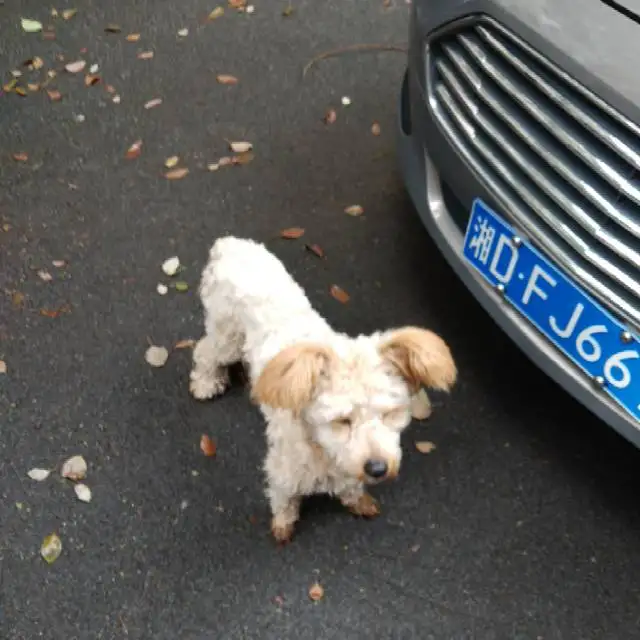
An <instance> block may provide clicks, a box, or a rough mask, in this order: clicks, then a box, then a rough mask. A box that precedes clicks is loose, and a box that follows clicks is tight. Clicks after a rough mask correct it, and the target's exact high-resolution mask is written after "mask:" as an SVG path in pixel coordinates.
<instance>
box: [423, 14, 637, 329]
mask: <svg viewBox="0 0 640 640" xmlns="http://www.w3.org/2000/svg"><path fill="white" fill-rule="evenodd" d="M426 51H427V70H428V71H427V73H428V79H427V80H428V91H429V101H430V105H431V108H432V110H433V112H434V115H435V117H436V118H437V120H438V122H439V124H440V126H441V128H442V130H443V131H444V132H445V134H446V135H447V137H448V138H449V139H450V140H451V142H452V143H453V145H454V147H455V148H456V149H457V151H458V153H459V154H460V155H461V156H462V157H463V159H464V160H465V162H466V163H467V164H468V165H469V166H470V167H471V168H472V169H473V170H474V172H475V173H476V175H477V176H478V177H479V179H480V180H481V182H482V183H483V184H484V185H485V187H486V188H487V189H488V190H489V191H490V192H491V193H492V194H493V195H494V196H495V197H496V200H497V201H499V203H500V205H501V206H502V207H504V208H505V211H504V213H506V215H507V216H508V217H511V219H512V222H513V223H514V226H515V227H517V228H518V230H519V232H521V233H523V234H525V235H527V236H528V237H529V238H530V239H531V241H532V242H533V243H534V244H535V245H537V246H538V248H540V249H541V250H542V251H544V252H545V253H546V254H547V255H548V256H549V257H550V258H551V259H552V260H553V261H555V262H556V263H557V264H558V265H560V266H561V267H563V268H564V269H565V271H566V272H567V273H568V274H570V275H571V276H572V277H573V279H574V280H575V281H577V282H578V283H580V284H581V285H582V286H583V287H584V288H585V289H587V290H588V291H590V292H591V293H592V294H593V295H594V296H595V297H596V298H597V299H599V300H600V301H601V302H602V303H604V304H605V305H606V306H607V307H608V308H610V309H611V310H612V311H613V312H614V313H615V314H616V315H618V316H619V317H621V318H622V319H623V320H624V321H626V322H628V323H629V324H631V325H633V326H634V327H635V328H636V329H637V328H640V277H639V276H640V173H639V172H640V127H638V126H636V125H635V124H634V123H633V122H631V121H629V120H628V119H626V118H625V117H623V116H622V115H620V114H619V113H617V112H616V111H615V110H614V109H613V108H611V107H610V106H608V105H607V104H605V103H604V102H603V101H602V100H600V99H599V98H597V97H596V96H594V95H593V94H591V93H590V92H589V91H588V90H587V89H585V88H584V87H582V86H581V85H579V84H578V83H577V82H576V81H575V80H573V79H572V78H571V77H569V76H568V75H567V74H565V73H564V72H563V71H562V70H560V69H559V68H558V67H556V66H555V65H554V64H553V63H551V62H550V61H549V60H548V59H546V58H545V57H544V56H542V55H541V54H539V53H538V52H536V51H535V50H534V49H532V48H531V47H530V46H529V45H527V44H526V43H525V42H523V41H522V40H521V39H520V38H518V37H517V36H515V35H513V34H511V33H510V32H509V31H507V30H506V29H505V28H504V27H503V26H501V25H499V24H497V23H496V22H495V21H493V20H491V19H489V18H476V19H473V20H472V21H470V20H467V21H463V22H461V23H459V24H457V25H452V26H451V27H449V28H447V29H446V30H445V31H443V32H440V33H439V34H437V35H436V36H435V37H434V38H432V39H431V40H430V42H429V44H428V47H427V50H426Z"/></svg>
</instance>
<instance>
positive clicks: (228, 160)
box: [218, 156, 233, 167]
mask: <svg viewBox="0 0 640 640" xmlns="http://www.w3.org/2000/svg"><path fill="white" fill-rule="evenodd" d="M232 164H233V158H229V157H228V156H225V157H224V158H220V159H219V160H218V166H219V167H228V166H229V165H232Z"/></svg>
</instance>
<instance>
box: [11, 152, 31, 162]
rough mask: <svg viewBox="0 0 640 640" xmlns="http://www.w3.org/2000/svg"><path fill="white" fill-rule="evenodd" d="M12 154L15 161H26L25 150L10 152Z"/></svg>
mask: <svg viewBox="0 0 640 640" xmlns="http://www.w3.org/2000/svg"><path fill="white" fill-rule="evenodd" d="M12 156H13V159H14V160H15V161H16V162H27V161H28V160H29V154H28V153H26V152H25V151H18V152H17V153H14V154H12Z"/></svg>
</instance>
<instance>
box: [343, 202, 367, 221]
mask: <svg viewBox="0 0 640 640" xmlns="http://www.w3.org/2000/svg"><path fill="white" fill-rule="evenodd" d="M344 212H345V213H346V214H347V215H348V216H353V217H354V218H356V217H357V216H361V215H362V214H363V213H364V209H363V208H362V207H361V206H360V205H359V204H352V205H350V206H348V207H345V210H344Z"/></svg>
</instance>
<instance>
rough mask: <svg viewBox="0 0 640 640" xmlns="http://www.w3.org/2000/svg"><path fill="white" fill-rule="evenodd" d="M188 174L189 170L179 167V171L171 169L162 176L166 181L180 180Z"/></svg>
mask: <svg viewBox="0 0 640 640" xmlns="http://www.w3.org/2000/svg"><path fill="white" fill-rule="evenodd" d="M188 173H189V169H187V168H186V167H181V168H180V169H172V170H171V171H167V173H165V174H164V177H165V178H166V179H167V180H182V178H184V177H185V176H186V175H187V174H188Z"/></svg>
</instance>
